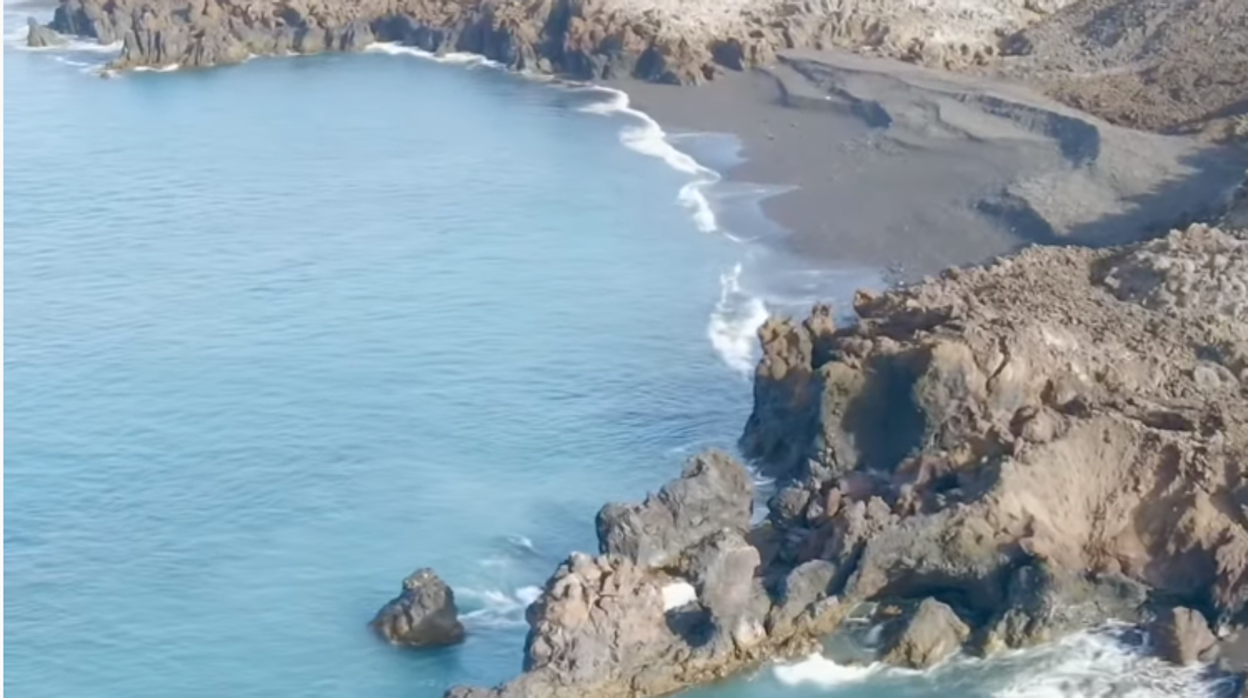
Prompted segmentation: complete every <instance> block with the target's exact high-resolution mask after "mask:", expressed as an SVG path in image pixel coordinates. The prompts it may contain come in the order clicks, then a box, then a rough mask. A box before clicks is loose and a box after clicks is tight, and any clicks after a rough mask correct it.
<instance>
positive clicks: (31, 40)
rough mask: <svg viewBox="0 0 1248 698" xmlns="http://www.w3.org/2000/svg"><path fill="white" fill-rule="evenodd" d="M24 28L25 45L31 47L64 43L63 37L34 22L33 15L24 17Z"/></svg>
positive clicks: (61, 44)
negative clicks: (25, 31)
mask: <svg viewBox="0 0 1248 698" xmlns="http://www.w3.org/2000/svg"><path fill="white" fill-rule="evenodd" d="M26 29H27V34H26V45H27V46H29V47H31V48H47V47H49V46H63V45H65V37H63V36H61V35H60V34H57V33H56V32H54V31H52V30H51V29H50V28H48V27H45V26H43V25H42V24H40V23H38V22H36V21H35V18H34V17H29V18H27V19H26Z"/></svg>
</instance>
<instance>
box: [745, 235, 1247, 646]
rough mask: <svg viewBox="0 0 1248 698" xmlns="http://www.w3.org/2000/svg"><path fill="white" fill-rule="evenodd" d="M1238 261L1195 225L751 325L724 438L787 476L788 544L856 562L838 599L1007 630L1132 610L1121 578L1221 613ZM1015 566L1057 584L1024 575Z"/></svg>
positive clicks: (1232, 247)
mask: <svg viewBox="0 0 1248 698" xmlns="http://www.w3.org/2000/svg"><path fill="white" fill-rule="evenodd" d="M1245 263H1248V245H1246V244H1245V242H1244V241H1243V240H1242V239H1241V238H1240V237H1238V236H1237V235H1235V234H1231V233H1229V232H1225V231H1222V230H1218V229H1212V228H1206V227H1203V226H1193V227H1192V228H1190V229H1188V230H1186V231H1183V232H1176V233H1173V234H1171V235H1170V236H1168V237H1166V238H1162V239H1160V240H1155V241H1152V242H1148V243H1144V244H1141V245H1137V246H1134V247H1132V248H1129V249H1123V250H1114V251H1094V250H1085V249H1059V248H1050V249H1032V250H1029V251H1026V252H1024V253H1022V254H1020V255H1018V256H1017V257H1014V258H1010V259H1006V260H1003V261H1001V262H998V263H996V264H994V265H992V266H991V267H988V268H985V269H974V270H967V271H957V270H951V271H949V272H948V273H946V274H945V275H944V278H942V279H939V280H933V281H931V282H929V283H925V284H921V285H918V286H915V287H913V288H909V289H904V290H898V291H893V292H889V293H886V294H884V295H881V296H875V295H871V294H861V295H860V296H859V297H858V299H857V301H856V309H857V311H858V313H859V315H860V317H861V318H862V319H861V321H860V323H858V324H857V325H855V326H853V327H848V328H843V329H832V328H830V327H828V324H827V321H826V318H827V317H828V316H829V313H828V312H827V310H826V309H824V308H817V309H816V311H815V313H814V314H813V315H812V318H811V319H808V320H807V321H806V322H804V323H800V324H799V323H794V322H792V321H789V320H784V319H778V320H773V321H771V322H769V323H768V324H767V325H766V326H764V328H763V329H762V330H761V331H760V337H761V339H762V341H763V344H764V358H763V360H762V362H761V363H760V365H759V369H758V374H757V376H756V386H755V391H756V405H755V413H754V415H753V416H752V417H751V419H750V424H749V426H748V427H747V432H746V434H745V437H744V438H743V440H742V445H743V448H744V449H745V450H746V452H747V454H748V455H750V456H752V457H755V458H759V459H761V460H762V461H763V462H765V463H766V464H768V465H769V466H770V467H771V468H772V469H773V472H775V473H776V474H779V475H781V476H784V477H789V478H792V479H793V480H794V481H795V482H796V483H798V486H799V487H800V489H801V490H804V496H802V493H800V492H799V493H796V494H793V493H790V495H789V501H792V502H794V503H797V504H800V505H802V506H804V507H805V508H804V510H801V507H800V506H799V507H788V508H783V507H782V508H780V509H778V511H779V512H780V513H781V520H779V521H777V524H778V525H781V526H783V527H785V528H786V530H787V535H788V539H789V544H788V545H789V547H788V551H787V553H788V554H789V555H790V556H791V557H792V558H793V559H796V560H799V561H800V560H801V559H802V558H810V557H818V558H823V559H830V560H834V561H838V562H841V563H842V564H844V563H847V562H849V561H852V560H857V565H856V569H855V570H854V571H853V573H852V575H850V576H849V577H848V578H847V582H846V587H845V588H844V589H843V590H840V591H841V593H842V594H845V595H849V596H854V597H862V598H880V597H888V596H902V597H908V598H914V597H921V596H924V595H931V594H940V595H942V598H950V597H952V598H957V599H960V603H961V604H962V605H963V606H964V608H965V609H966V610H968V611H970V612H972V613H974V614H977V615H980V616H983V617H990V618H997V619H998V620H997V623H999V624H1000V628H999V629H998V630H997V632H996V633H995V638H996V640H995V641H997V642H1001V643H1004V644H1007V645H1014V644H1018V643H1021V642H1026V641H1027V640H1026V638H1027V637H1029V636H1035V635H1036V634H1037V633H1040V635H1041V636H1043V635H1044V632H1042V630H1043V629H1042V628H1037V627H1035V626H1036V623H1037V622H1040V623H1047V624H1049V625H1052V623H1053V622H1054V621H1055V620H1060V616H1061V615H1062V614H1057V615H1056V616H1055V615H1054V614H1049V613H1039V612H1034V611H1032V612H1027V611H1026V610H1025V609H1026V608H1028V607H1031V608H1034V609H1042V608H1043V607H1045V606H1049V607H1054V608H1056V607H1062V606H1069V607H1071V608H1078V609H1084V610H1086V611H1087V614H1086V616H1083V617H1077V618H1074V619H1072V623H1071V624H1073V625H1076V626H1078V625H1085V624H1086V623H1087V622H1088V621H1089V620H1091V619H1092V618H1094V617H1098V616H1099V617H1102V618H1103V617H1105V616H1120V615H1125V616H1127V617H1128V618H1129V619H1130V618H1131V617H1133V616H1134V611H1133V610H1132V608H1131V606H1132V605H1138V604H1140V603H1143V598H1142V596H1141V594H1140V593H1138V589H1137V587H1140V588H1146V589H1149V590H1153V591H1158V592H1162V593H1164V594H1166V595H1168V596H1170V597H1172V598H1176V599H1182V600H1184V601H1185V602H1186V603H1189V604H1192V605H1194V606H1196V607H1198V608H1202V609H1207V610H1208V611H1209V612H1211V613H1214V614H1215V615H1220V616H1225V617H1239V616H1241V615H1242V614H1243V613H1244V607H1245V599H1246V598H1248V592H1246V591H1245V588H1246V585H1245V581H1246V579H1245V573H1246V571H1248V557H1246V556H1245V554H1244V551H1245V545H1246V544H1248V527H1246V524H1248V519H1246V518H1245V512H1246V511H1248V510H1246V509H1245V506H1246V505H1248V484H1246V483H1245V480H1244V477H1245V469H1246V468H1248V464H1246V461H1245V455H1244V454H1245V447H1246V446H1248V438H1246V434H1245V422H1246V417H1248V407H1246V404H1248V403H1246V401H1245V394H1246V390H1248V388H1246V386H1248V372H1246V369H1248V362H1246V360H1245V354H1244V352H1245V349H1246V348H1248V324H1246V318H1245V314H1244V303H1245V300H1248V291H1246V289H1245V283H1248V276H1246V275H1245V273H1244V271H1243V269H1244V267H1243V266H1242V265H1244V264H1245ZM829 512H831V513H829ZM1037 565H1043V566H1044V569H1047V570H1049V571H1050V572H1046V573H1045V575H1049V578H1050V579H1056V578H1054V577H1053V576H1052V575H1054V574H1056V575H1059V576H1060V577H1063V578H1065V579H1064V581H1063V580H1059V581H1058V582H1057V583H1048V582H1045V583H1039V587H1038V588H1039V589H1041V590H1042V591H1041V592H1036V591H1034V590H1033V591H1025V589H1026V588H1027V587H1036V586H1037V584H1038V582H1035V581H1027V580H1026V579H1021V578H1019V577H1018V575H1019V570H1020V568H1024V567H1025V566H1033V567H1035V566H1037ZM1075 572H1077V573H1078V574H1077V576H1076V577H1075V578H1071V577H1070V575H1071V574H1072V573H1075ZM1045 575H1040V576H1041V577H1043V576H1045ZM1012 579H1013V582H1012V581H1011V580H1012ZM1012 587H1018V588H1020V589H1023V591H1012V590H1011V589H1012ZM1020 594H1021V595H1024V596H1030V597H1032V599H1033V600H1032V602H1029V603H1023V601H1022V599H1020V598H1019V595H1020ZM1012 597H1013V600H1011V599H1012ZM1055 597H1056V598H1065V599H1071V600H1073V599H1083V602H1081V603H1076V604H1070V603H1056V602H1055ZM1004 609H1012V610H1013V611H1014V612H1015V613H1014V617H1012V618H1005V617H1003V616H1002V612H1003V610H1004ZM1025 615H1026V616H1029V617H1028V619H1024V618H1023V617H1022V616H1025ZM1059 624H1060V625H1064V624H1065V623H1064V622H1063V623H1059Z"/></svg>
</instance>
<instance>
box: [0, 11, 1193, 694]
mask: <svg viewBox="0 0 1248 698" xmlns="http://www.w3.org/2000/svg"><path fill="white" fill-rule="evenodd" d="M24 13H25V11H24V10H23V11H13V12H6V25H5V26H6V31H9V32H10V33H9V34H7V35H6V38H7V42H6V47H5V56H4V57H5V67H4V78H5V88H4V89H5V98H6V99H5V115H4V120H5V136H4V145H5V151H6V159H5V192H4V193H5V204H6V205H5V212H4V215H5V233H6V236H5V247H4V251H5V270H4V271H5V276H4V293H5V302H6V306H5V311H6V324H5V379H6V385H5V388H6V392H5V403H6V408H7V409H6V417H7V425H6V426H7V429H6V432H5V441H6V451H5V456H6V458H5V466H6V468H5V470H6V479H5V494H6V505H7V507H6V510H5V520H4V523H5V527H4V552H5V592H6V594H5V621H6V622H5V659H6V660H7V661H6V663H5V664H6V666H5V669H6V671H5V689H6V691H7V692H8V694H9V695H11V696H15V697H18V696H24V697H30V698H64V697H77V696H101V697H109V698H112V697H117V698H148V697H157V696H179V697H180V698H194V697H198V696H203V697H205V698H207V697H213V698H216V697H218V696H234V697H238V698H242V697H250V696H255V697H261V696H266V697H267V696H287V695H289V696H326V697H328V696H351V697H358V698H388V697H399V696H403V697H409V696H411V697H424V696H437V695H440V694H441V692H442V690H444V689H445V688H446V687H447V686H449V685H451V684H453V683H461V682H475V683H494V682H498V681H501V680H504V679H506V678H508V677H510V676H511V675H513V674H514V673H515V672H516V671H517V670H518V669H519V663H520V657H521V649H522V643H523V635H524V630H525V626H524V623H523V609H524V605H525V604H526V603H527V601H528V600H529V599H530V598H531V597H532V594H533V593H535V586H536V585H539V584H541V583H542V581H543V580H544V579H545V578H546V577H547V575H549V573H550V572H551V571H552V570H553V569H554V567H555V566H556V565H557V563H558V562H559V561H560V560H561V559H563V558H564V557H565V556H566V554H567V553H568V552H569V551H570V550H573V549H580V550H590V549H592V548H593V545H594V538H593V526H592V517H593V514H594V512H595V511H596V510H597V509H598V507H599V506H601V504H602V503H603V502H605V501H607V500H610V499H617V500H618V499H630V498H638V497H640V496H642V495H643V494H644V493H645V492H646V491H647V490H648V489H653V488H655V487H657V486H659V485H660V484H661V483H662V482H663V481H665V480H666V479H668V478H670V477H672V476H673V475H675V474H676V473H677V472H678V471H679V468H680V465H681V463H682V461H683V460H684V459H685V458H686V457H687V456H688V455H690V454H691V453H693V452H695V451H696V450H698V449H700V448H703V447H706V446H720V447H725V448H731V447H732V446H733V443H734V441H735V439H736V437H737V435H738V434H739V432H740V428H741V426H742V424H743V423H744V420H745V418H746V416H747V415H748V411H749V407H750V397H749V394H750V386H749V382H748V379H747V378H746V372H747V371H748V368H749V366H750V362H751V361H752V352H753V343H752V329H753V327H754V326H755V325H756V324H757V322H759V321H760V320H761V318H762V313H763V312H764V307H765V304H769V305H770V306H771V307H780V308H788V307H796V306H801V305H802V304H805V303H808V302H809V301H810V300H811V299H813V298H814V297H815V296H816V295H823V296H828V295H831V296H838V295H839V296H841V297H843V296H844V295H846V294H847V293H848V292H849V290H850V289H852V288H853V286H855V285H857V284H860V283H872V282H873V278H874V277H873V275H872V274H871V273H870V272H863V271H844V270H829V269H819V268H817V267H811V266H810V265H805V266H803V265H798V264H796V263H786V262H781V261H777V258H776V256H775V255H774V254H771V253H770V252H768V251H767V250H765V249H763V248H762V247H759V246H755V245H751V244H749V243H746V242H742V241H741V240H743V239H748V238H750V237H751V232H750V231H749V230H742V229H737V230H731V231H730V230H725V229H723V228H724V227H725V226H724V225H723V224H722V221H723V220H729V219H731V220H738V221H749V220H751V213H750V211H749V206H748V202H747V203H741V201H742V200H741V199H739V198H731V200H730V199H729V198H727V194H726V193H725V192H729V189H728V188H726V187H718V188H717V186H716V185H715V184H714V180H715V179H716V177H715V175H714V173H713V172H712V171H710V170H707V169H705V166H710V167H716V166H721V165H724V164H727V163H729V162H730V161H731V160H732V158H734V157H735V154H734V152H733V148H732V144H731V140H730V139H725V138H723V137H713V136H704V137H692V138H682V139H680V140H679V141H676V142H678V143H680V144H682V148H683V149H687V150H688V151H689V152H694V153H696V154H697V155H698V162H694V161H693V160H692V159H690V158H689V157H688V156H687V155H684V154H683V153H682V152H680V151H676V150H674V149H672V148H671V146H670V145H669V144H668V142H667V141H664V140H663V139H662V138H661V137H660V135H661V134H660V133H659V132H657V131H656V129H655V126H654V125H653V124H652V123H650V122H648V121H646V120H645V119H643V118H641V117H640V116H638V115H636V114H632V113H630V112H628V111H627V110H626V109H624V108H623V107H624V104H623V101H622V99H621V96H620V95H617V94H610V93H605V92H595V91H589V90H584V89H579V90H578V89H569V88H566V87H554V86H550V85H543V84H538V83H536V82H533V81H531V80H524V79H518V78H516V77H514V76H509V75H506V74H503V73H501V72H498V71H495V70H491V69H488V68H486V67H481V66H475V67H474V66H472V65H458V66H453V65H440V64H438V63H435V62H433V61H430V60H425V59H421V58H417V57H413V56H411V55H405V54H403V53H402V52H395V51H390V52H389V53H387V52H386V51H378V52H375V53H371V54H366V55H359V56H328V57H317V58H306V59H297V60H283V59H276V60H255V61H252V62H249V63H248V64H246V65H243V66H239V67H234V68H228V69H221V70H213V71H204V72H194V73H185V74H183V73H176V74H168V75H166V74H155V73H147V74H132V75H126V76H122V77H118V78H115V79H109V80H105V79H100V78H99V77H98V75H97V72H98V69H99V66H100V65H101V64H102V63H103V62H104V61H106V60H107V58H108V55H107V53H105V52H101V51H96V50H85V49H86V48H88V47H84V46H77V47H75V48H72V49H69V50H60V51H26V50H22V49H21V48H19V45H20V37H21V35H22V34H23V33H24V32H22V31H16V30H15V28H16V27H18V26H19V25H18V23H17V22H16V21H15V20H19V21H20V20H21V19H22V18H23V17H24ZM11 30H12V31H11ZM394 53H398V54H399V55H389V54H394ZM699 163H701V164H699ZM738 191H739V190H738ZM731 201H736V202H737V203H735V204H733V203H731ZM734 206H735V207H736V208H734ZM790 262H791V261H790ZM786 265H787V266H786ZM799 267H800V268H799ZM777 270H780V271H777ZM751 274H753V276H754V278H753V279H751ZM751 288H753V289H754V290H750V289H751ZM767 289H770V291H767ZM426 565H428V566H433V567H435V568H436V569H437V570H439V572H440V573H441V574H442V575H443V576H444V577H445V578H446V579H447V580H448V581H449V582H450V583H451V584H452V585H453V586H454V587H455V588H456V590H457V593H458V596H459V600H460V605H461V609H462V610H463V611H464V612H465V614H466V615H465V622H466V624H467V627H468V630H469V633H470V636H469V640H468V642H466V643H465V644H464V645H462V646H459V647H455V648H450V649H446V650H439V651H433V652H413V651H401V650H397V649H394V648H391V647H388V646H386V645H384V644H382V643H380V642H378V641H376V640H375V639H374V638H373V637H372V636H371V635H370V634H369V632H368V631H367V628H366V626H365V623H366V622H367V620H368V619H369V618H370V617H371V615H372V613H373V612H374V611H375V610H376V608H377V607H378V606H379V605H380V604H382V603H383V602H385V601H386V600H387V599H389V598H390V597H391V596H393V595H394V593H395V592H396V591H397V589H398V586H399V582H400V580H401V579H402V578H403V577H404V576H405V575H406V574H407V573H409V572H410V571H412V570H413V569H415V568H416V567H420V566H426ZM1128 675H1131V676H1132V677H1134V678H1129V679H1127V678H1122V677H1127V676H1128ZM1098 677H1101V678H1098ZM1115 677H1118V678H1115ZM1141 677H1142V678H1141ZM1124 681H1126V682H1127V683H1123V682H1124ZM1194 685H1195V684H1194V683H1193V682H1192V677H1191V676H1190V675H1189V674H1184V673H1182V672H1173V671H1163V670H1162V669H1160V668H1159V667H1157V666H1155V665H1153V664H1151V663H1148V662H1145V661H1142V660H1138V659H1137V658H1135V657H1134V656H1132V655H1131V654H1130V653H1129V652H1127V651H1126V650H1124V649H1123V648H1122V647H1120V646H1118V645H1116V644H1114V643H1112V642H1109V641H1108V640H1104V639H1101V638H1098V637H1094V636H1086V637H1080V638H1076V639H1075V640H1072V641H1071V642H1069V643H1066V644H1064V645H1060V646H1055V647H1051V648H1046V649H1045V650H1043V651H1037V652H1032V653H1028V654H1024V655H1019V656H1015V657H1011V658H1007V659H1005V660H998V661H995V662H987V663H985V662H969V661H961V660H959V661H955V662H954V663H952V664H950V665H947V666H946V667H945V668H943V669H941V670H938V671H937V672H934V673H932V674H928V675H920V674H908V673H900V672H895V671H883V670H878V669H863V668H849V667H840V666H837V665H835V664H832V663H830V662H827V661H824V660H816V659H812V660H809V661H807V662H803V663H799V664H796V665H791V666H785V667H779V668H774V667H769V668H765V669H763V670H760V671H759V672H757V673H755V674H754V675H752V676H748V677H743V678H742V679H741V680H738V681H735V682H733V683H730V684H727V685H724V686H716V687H710V688H706V689H701V690H699V691H697V692H695V694H696V695H703V696H725V697H726V696H732V697H734V698H762V697H764V696H773V695H781V696H793V697H795V698H798V697H806V696H817V695H818V696H823V695H827V696H846V697H848V696H854V697H864V696H881V697H886V696H887V697H901V696H915V697H918V696H940V695H951V696H963V695H965V696H1081V695H1096V696H1100V695H1139V696H1153V695H1187V693H1185V691H1188V690H1195V689H1193V688H1192V687H1193V686H1194ZM1120 689H1121V690H1127V691H1136V692H1135V693H1131V692H1125V693H1122V692H1120V693H1109V692H1108V691H1112V690H1120ZM1174 691H1178V692H1177V693H1176V692H1174Z"/></svg>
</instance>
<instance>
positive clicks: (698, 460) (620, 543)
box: [597, 452, 754, 567]
mask: <svg viewBox="0 0 1248 698" xmlns="http://www.w3.org/2000/svg"><path fill="white" fill-rule="evenodd" d="M753 502H754V500H753V486H752V485H751V484H750V478H749V474H748V473H746V472H745V470H744V469H743V468H742V467H741V465H740V464H738V463H736V462H735V461H733V460H732V459H731V458H729V457H728V456H727V455H725V454H722V453H716V452H710V453H706V454H703V455H699V456H696V457H694V458H693V459H692V460H691V461H689V464H688V466H686V468H685V471H684V473H683V474H682V475H681V477H680V478H679V479H676V480H673V481H672V482H670V483H668V484H667V485H666V486H665V487H663V488H662V489H661V490H659V492H658V493H657V494H655V495H651V496H650V497H647V498H646V500H645V501H644V502H642V503H641V504H608V505H606V506H605V507H603V508H602V510H601V511H600V512H598V520H597V526H598V543H599V550H600V552H602V553H603V554H605V555H621V556H624V557H627V558H629V559H631V560H632V561H633V562H636V563H638V564H639V565H641V566H643V567H664V566H671V565H674V564H675V563H676V562H677V561H678V558H679V557H680V555H681V553H683V552H684V551H685V550H686V549H688V548H689V547H690V546H692V545H694V544H696V543H698V542H699V541H701V540H703V539H704V538H706V537H707V536H709V535H710V534H712V533H715V532H717V531H719V530H721V529H727V530H731V531H735V532H738V533H744V532H745V531H746V530H748V529H749V527H750V514H751V510H752V508H753Z"/></svg>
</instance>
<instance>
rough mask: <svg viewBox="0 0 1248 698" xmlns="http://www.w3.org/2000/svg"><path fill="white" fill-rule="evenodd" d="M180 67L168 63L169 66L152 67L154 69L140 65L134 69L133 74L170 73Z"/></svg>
mask: <svg viewBox="0 0 1248 698" xmlns="http://www.w3.org/2000/svg"><path fill="white" fill-rule="evenodd" d="M181 67H182V66H180V65H178V64H177V63H170V64H169V65H161V66H154V67H153V66H146V65H141V66H138V67H137V68H134V72H136V73H172V72H174V71H175V70H178V69H179V68H181Z"/></svg>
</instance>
